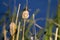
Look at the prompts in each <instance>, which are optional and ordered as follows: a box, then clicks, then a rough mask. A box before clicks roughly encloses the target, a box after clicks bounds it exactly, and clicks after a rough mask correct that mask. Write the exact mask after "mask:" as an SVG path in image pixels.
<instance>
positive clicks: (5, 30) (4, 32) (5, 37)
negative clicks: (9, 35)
mask: <svg viewBox="0 0 60 40" xmlns="http://www.w3.org/2000/svg"><path fill="white" fill-rule="evenodd" d="M5 27H6V25H5V24H4V28H3V31H4V40H6V29H5Z"/></svg>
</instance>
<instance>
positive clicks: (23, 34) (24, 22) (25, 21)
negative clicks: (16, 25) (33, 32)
mask: <svg viewBox="0 0 60 40" xmlns="http://www.w3.org/2000/svg"><path fill="white" fill-rule="evenodd" d="M25 22H26V19H24V27H23V36H22V40H24V31H25Z"/></svg>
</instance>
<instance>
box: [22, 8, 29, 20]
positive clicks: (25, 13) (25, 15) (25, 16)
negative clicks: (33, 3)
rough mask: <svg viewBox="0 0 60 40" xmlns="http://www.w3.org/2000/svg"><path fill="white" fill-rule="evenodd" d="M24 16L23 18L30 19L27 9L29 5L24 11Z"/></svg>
mask: <svg viewBox="0 0 60 40" xmlns="http://www.w3.org/2000/svg"><path fill="white" fill-rule="evenodd" d="M22 18H23V19H28V18H29V11H28V10H27V7H26V9H25V10H24V11H23V14H22Z"/></svg>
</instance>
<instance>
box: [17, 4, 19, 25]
mask: <svg viewBox="0 0 60 40" xmlns="http://www.w3.org/2000/svg"><path fill="white" fill-rule="evenodd" d="M19 10H20V4H19V6H18V11H17V16H16V25H17V21H18V15H19Z"/></svg>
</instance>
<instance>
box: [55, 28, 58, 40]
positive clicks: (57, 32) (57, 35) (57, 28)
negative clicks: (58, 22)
mask: <svg viewBox="0 0 60 40" xmlns="http://www.w3.org/2000/svg"><path fill="white" fill-rule="evenodd" d="M57 36H58V27H57V28H56V34H55V40H57Z"/></svg>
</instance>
